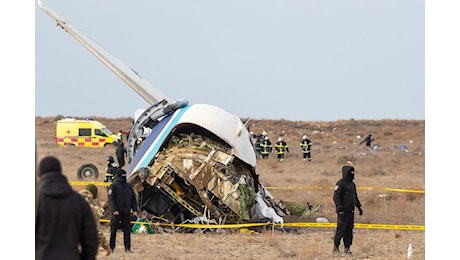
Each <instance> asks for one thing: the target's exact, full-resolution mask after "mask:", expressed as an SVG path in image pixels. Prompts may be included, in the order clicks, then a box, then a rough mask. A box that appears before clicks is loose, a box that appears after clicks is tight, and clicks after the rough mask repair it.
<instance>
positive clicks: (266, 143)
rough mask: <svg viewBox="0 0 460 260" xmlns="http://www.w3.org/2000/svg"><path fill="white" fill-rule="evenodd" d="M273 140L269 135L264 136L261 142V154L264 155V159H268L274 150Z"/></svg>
mask: <svg viewBox="0 0 460 260" xmlns="http://www.w3.org/2000/svg"><path fill="white" fill-rule="evenodd" d="M272 149H273V147H272V142H271V141H270V138H268V136H265V137H264V140H263V141H262V143H260V154H261V155H262V159H268V156H269V155H270V153H271V152H272Z"/></svg>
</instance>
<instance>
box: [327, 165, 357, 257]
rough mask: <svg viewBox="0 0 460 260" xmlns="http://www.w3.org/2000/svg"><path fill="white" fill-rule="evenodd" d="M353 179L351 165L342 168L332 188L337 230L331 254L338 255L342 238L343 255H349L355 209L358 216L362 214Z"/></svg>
mask: <svg viewBox="0 0 460 260" xmlns="http://www.w3.org/2000/svg"><path fill="white" fill-rule="evenodd" d="M354 178H355V168H354V167H353V166H351V165H345V166H343V167H342V178H341V179H340V180H339V181H337V183H336V185H335V187H334V197H333V200H334V204H335V209H336V212H337V229H336V231H335V236H334V249H333V253H339V252H340V250H339V246H340V240H341V239H342V238H343V244H344V246H345V254H347V255H351V251H350V246H351V245H352V243H353V227H354V217H355V215H354V213H355V207H357V208H358V210H359V215H362V214H363V210H362V209H361V202H360V201H359V199H358V194H357V192H356V185H355V183H354V182H353V179H354Z"/></svg>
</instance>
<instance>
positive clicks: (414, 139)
mask: <svg viewBox="0 0 460 260" xmlns="http://www.w3.org/2000/svg"><path fill="white" fill-rule="evenodd" d="M57 118H58V117H56V118H53V117H48V118H42V117H37V118H36V138H37V140H36V141H37V143H36V147H37V149H36V150H37V160H40V159H41V158H43V157H44V156H46V155H55V156H57V157H58V158H60V159H61V161H62V163H63V170H64V173H65V174H66V175H67V177H68V178H69V181H77V180H78V179H77V177H76V172H77V169H78V167H79V166H80V165H81V164H83V163H93V164H95V165H96V166H97V167H98V168H99V170H100V171H101V173H100V176H99V179H98V180H99V181H102V179H103V178H104V170H105V164H106V162H105V158H106V156H107V155H114V153H115V148H114V147H111V146H110V147H106V148H72V147H67V148H61V147H58V146H57V145H56V144H55V143H54V134H55V126H56V123H55V120H56V119H57ZM96 119H97V120H99V121H101V122H102V123H104V124H105V125H106V126H108V127H109V128H110V129H112V130H113V131H118V129H123V130H129V129H130V127H131V122H132V119H131V118H117V119H112V118H96ZM250 130H251V131H253V132H255V133H260V132H262V130H266V131H267V132H268V134H269V136H270V137H271V139H272V140H276V138H277V137H278V136H279V135H284V137H285V140H286V141H287V143H288V145H289V149H290V153H289V154H287V157H286V161H285V162H284V163H279V162H278V161H277V160H276V158H275V157H276V155H275V154H272V155H270V158H269V159H268V160H259V161H258V166H257V172H258V174H259V175H260V180H261V182H262V183H263V184H264V185H265V186H266V187H267V188H269V190H270V192H271V193H272V194H273V196H274V197H275V198H276V199H279V200H283V201H286V202H298V203H306V202H307V201H308V202H310V203H317V202H320V203H321V208H320V209H319V211H318V212H316V213H314V214H313V215H312V216H311V217H308V218H307V217H300V218H295V219H288V218H286V222H289V221H295V222H299V221H300V222H315V219H316V218H317V217H324V218H326V219H328V220H329V221H330V222H332V223H334V222H335V221H336V216H335V209H334V205H333V202H332V190H331V188H332V187H333V185H334V183H335V182H336V181H337V180H338V179H339V178H340V175H341V173H340V168H341V166H342V165H343V164H344V163H345V162H346V161H347V160H352V161H353V162H354V164H355V168H356V179H355V182H356V184H357V186H358V188H359V189H360V190H358V194H359V197H360V200H361V203H362V204H363V209H364V215H363V216H356V223H362V224H392V225H396V226H397V225H417V226H424V225H425V194H424V190H425V121H424V120H378V121H374V120H346V121H334V122H306V121H285V120H251V125H250ZM304 133H307V134H308V135H309V137H310V139H311V140H312V142H313V147H312V158H313V160H312V162H304V161H302V159H301V151H300V147H299V142H300V138H301V136H302V135H303V134H304ZM369 133H371V134H372V135H373V136H374V138H375V142H374V144H375V145H376V146H377V147H378V149H376V150H375V151H372V150H371V149H368V148H367V147H364V145H359V142H360V141H361V140H362V139H363V138H364V137H365V136H367V134H369ZM402 144H404V145H406V146H407V147H408V148H409V149H408V151H403V150H401V149H400V148H399V147H400V145H402ZM74 187H75V189H76V190H79V189H81V185H75V186H74ZM394 189H396V191H395V190H394ZM414 190H415V191H422V192H408V191H414ZM99 193H100V194H101V199H102V200H104V199H105V198H106V197H105V190H104V189H103V188H102V187H101V188H100V190H99ZM104 229H105V231H106V236H107V237H109V232H108V227H107V226H104ZM333 234H334V229H333V228H325V227H323V228H316V227H313V228H312V227H302V228H297V232H296V233H287V232H282V231H280V230H273V232H272V231H268V232H267V231H265V232H255V233H252V234H249V233H238V230H231V231H227V232H226V233H217V234H216V233H213V234H202V233H194V234H183V233H174V234H168V233H165V234H162V233H155V234H150V235H138V234H133V235H132V249H133V250H134V253H133V254H125V253H124V252H123V250H122V249H123V246H122V245H123V243H122V237H123V236H122V233H119V234H118V236H117V248H116V251H115V252H114V254H113V255H110V256H108V257H105V256H103V251H100V252H99V255H98V258H100V259H196V258H207V259H234V258H241V259H285V258H286V259H341V258H345V257H344V256H343V255H338V256H337V255H332V237H333ZM409 241H411V243H412V245H413V248H414V250H413V251H414V253H413V259H425V231H424V230H401V229H398V228H395V229H388V230H386V229H361V228H355V232H354V242H353V246H352V252H353V255H354V257H353V258H356V259H407V246H408V244H409Z"/></svg>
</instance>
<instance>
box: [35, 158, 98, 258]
mask: <svg viewBox="0 0 460 260" xmlns="http://www.w3.org/2000/svg"><path fill="white" fill-rule="evenodd" d="M61 171H62V170H61V162H60V161H59V160H58V159H57V158H56V157H54V156H47V157H45V158H43V159H42V160H41V161H40V163H39V165H38V178H39V182H38V189H39V192H38V205H37V216H36V219H35V259H75V260H77V259H89V260H94V259H96V255H97V247H98V237H97V227H96V221H94V216H93V212H92V210H91V208H90V206H89V205H88V203H87V202H86V201H85V199H84V198H83V197H82V196H80V194H78V192H76V191H75V190H73V189H72V186H70V184H69V183H68V181H67V177H66V176H65V175H64V174H62V172H61Z"/></svg>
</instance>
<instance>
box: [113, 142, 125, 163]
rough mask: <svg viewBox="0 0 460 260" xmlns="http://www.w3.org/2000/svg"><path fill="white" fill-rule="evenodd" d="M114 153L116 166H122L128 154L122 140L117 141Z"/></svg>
mask: <svg viewBox="0 0 460 260" xmlns="http://www.w3.org/2000/svg"><path fill="white" fill-rule="evenodd" d="M115 155H116V156H117V161H118V167H120V168H123V166H125V157H126V156H127V155H128V151H126V148H125V145H124V144H123V142H119V143H118V146H117V149H116V150H115Z"/></svg>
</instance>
